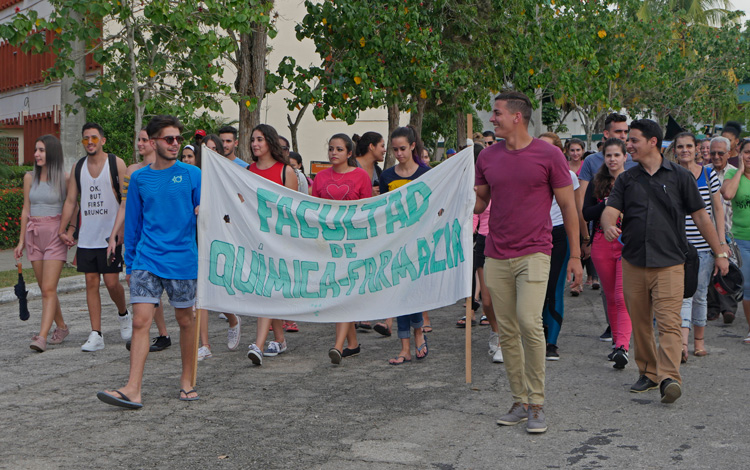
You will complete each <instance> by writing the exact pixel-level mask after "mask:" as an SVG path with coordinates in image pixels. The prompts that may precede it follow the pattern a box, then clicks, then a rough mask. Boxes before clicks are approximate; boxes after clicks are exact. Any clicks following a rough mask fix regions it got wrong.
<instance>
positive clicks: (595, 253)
mask: <svg viewBox="0 0 750 470" xmlns="http://www.w3.org/2000/svg"><path fill="white" fill-rule="evenodd" d="M602 153H603V154H604V165H602V166H601V168H600V169H599V171H598V172H597V173H596V175H595V176H594V179H593V180H592V181H591V184H590V185H588V187H587V188H586V195H585V196H584V202H583V218H584V219H585V220H586V222H593V223H594V231H593V234H594V236H593V238H592V241H591V259H592V260H593V262H594V264H595V265H596V271H597V272H598V273H599V276H600V277H601V282H602V286H603V287H604V297H605V298H606V299H607V316H608V317H609V324H610V327H611V329H612V344H613V346H614V350H613V351H612V353H610V354H609V356H608V357H609V359H610V360H611V361H613V362H614V363H615V364H614V366H613V367H614V368H615V369H622V368H624V367H625V365H627V363H628V351H629V350H630V335H631V333H632V325H631V323H630V315H629V314H628V309H627V307H626V306H625V298H624V296H623V291H622V243H620V241H619V240H614V241H611V242H610V241H607V239H606V238H604V232H603V231H602V227H601V224H600V223H599V218H600V217H601V215H602V212H604V208H605V207H606V206H607V198H608V197H609V193H610V192H611V191H612V187H613V186H614V184H615V180H616V179H617V177H618V176H619V175H620V174H621V173H622V172H624V171H625V160H627V158H628V154H627V152H626V151H625V143H624V142H622V141H621V140H620V139H615V138H611V139H608V140H607V141H606V142H605V143H604V147H603V148H602ZM621 222H622V219H620V220H618V221H617V226H618V227H620V224H621Z"/></svg>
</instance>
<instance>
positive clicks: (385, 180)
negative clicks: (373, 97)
mask: <svg viewBox="0 0 750 470" xmlns="http://www.w3.org/2000/svg"><path fill="white" fill-rule="evenodd" d="M391 148H392V149H393V154H394V156H395V157H396V160H397V161H398V164H396V165H394V166H392V167H390V168H388V169H387V170H385V171H383V173H382V174H381V175H380V194H385V193H387V192H388V191H393V190H394V189H397V188H400V187H401V186H403V185H405V184H407V183H409V182H410V181H413V180H415V179H417V178H419V177H420V176H422V175H423V174H425V173H426V172H427V171H428V170H429V169H430V167H429V166H427V165H425V164H424V162H423V161H422V147H421V145H420V142H419V139H417V134H416V132H415V131H414V129H413V128H411V127H399V128H398V129H396V130H395V131H393V133H392V134H391ZM396 323H397V324H398V337H399V339H400V340H401V351H400V352H399V354H398V356H396V357H395V358H393V359H391V360H390V361H388V362H389V364H391V365H394V366H397V365H401V364H404V363H406V362H411V351H410V342H411V341H410V337H411V329H414V345H415V346H416V356H417V359H418V360H420V359H424V358H425V357H427V353H428V352H429V351H428V349H427V337H426V336H425V335H424V333H423V331H422V326H423V324H424V319H423V317H422V312H418V313H412V314H409V315H401V316H400V317H397V318H396Z"/></svg>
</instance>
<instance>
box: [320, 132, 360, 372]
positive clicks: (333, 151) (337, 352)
mask: <svg viewBox="0 0 750 470" xmlns="http://www.w3.org/2000/svg"><path fill="white" fill-rule="evenodd" d="M353 149H354V143H353V142H352V139H350V138H349V136H348V135H346V134H336V135H334V136H333V137H331V139H330V140H329V141H328V160H329V161H330V162H331V165H332V166H331V168H326V169H325V170H323V171H321V172H320V173H318V174H317V175H315V180H313V186H312V195H313V196H315V197H320V198H323V199H333V200H335V201H352V200H355V199H364V198H368V197H371V196H372V182H371V180H370V175H369V174H367V172H366V171H365V170H363V169H362V168H359V167H358V166H357V162H356V160H355V159H354V157H353V156H352V150H353ZM344 340H346V342H347V345H348V346H349V347H348V348H344ZM359 351H360V346H359V343H358V342H357V330H356V329H355V328H354V322H344V323H336V344H335V345H334V346H333V347H332V348H331V349H330V350H329V351H328V357H330V358H331V362H332V363H333V364H341V358H343V357H348V356H356V355H357V354H359Z"/></svg>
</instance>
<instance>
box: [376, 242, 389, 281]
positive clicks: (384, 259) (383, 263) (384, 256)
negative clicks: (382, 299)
mask: <svg viewBox="0 0 750 470" xmlns="http://www.w3.org/2000/svg"><path fill="white" fill-rule="evenodd" d="M392 257H393V253H392V252H391V250H385V251H383V252H381V253H380V268H379V269H378V275H377V277H376V281H377V283H378V287H380V286H383V287H391V282H390V281H389V280H388V276H386V275H385V268H386V267H387V266H388V263H390V262H391V258H392Z"/></svg>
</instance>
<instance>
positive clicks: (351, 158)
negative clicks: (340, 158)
mask: <svg viewBox="0 0 750 470" xmlns="http://www.w3.org/2000/svg"><path fill="white" fill-rule="evenodd" d="M335 139H339V140H341V141H342V142H344V147H346V151H347V152H349V158H347V160H346V163H347V164H348V165H349V166H351V167H354V168H357V167H358V166H359V165H357V159H356V158H355V157H354V142H352V139H350V138H349V136H348V135H346V134H334V135H333V136H332V137H331V138H330V139H328V143H329V144H330V143H331V141H332V140H335Z"/></svg>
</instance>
